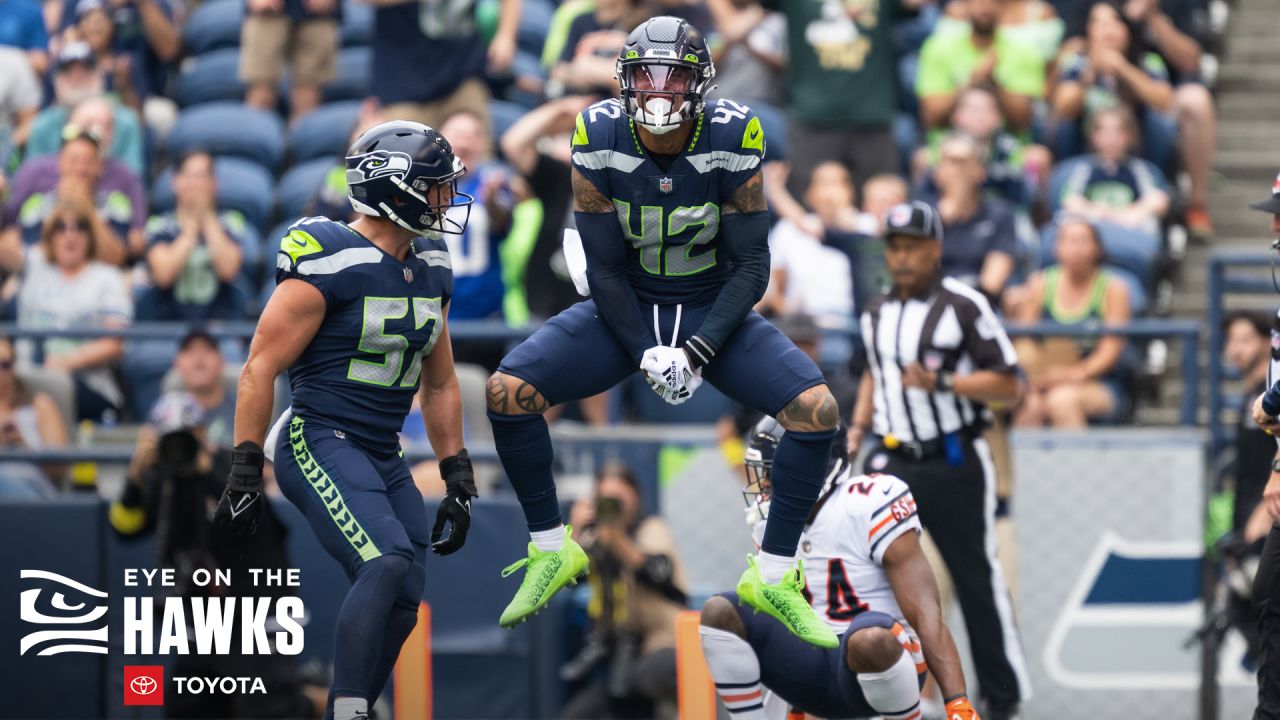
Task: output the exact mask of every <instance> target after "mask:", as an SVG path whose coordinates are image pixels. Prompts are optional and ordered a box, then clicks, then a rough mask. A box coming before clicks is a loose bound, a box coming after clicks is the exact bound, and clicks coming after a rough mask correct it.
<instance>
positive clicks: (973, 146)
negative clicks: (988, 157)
mask: <svg viewBox="0 0 1280 720" xmlns="http://www.w3.org/2000/svg"><path fill="white" fill-rule="evenodd" d="M949 143H961V144H963V145H965V146H967V147H968V148H969V152H970V153H972V154H973V159H974V160H975V161H977V162H978V163H979V164H981V163H982V144H981V143H979V142H978V139H977V138H975V137H973V136H972V135H970V134H968V133H962V132H958V131H955V130H952V131H951V132H948V133H947V134H946V135H943V136H942V141H941V142H939V143H938V152H939V153H941V152H942V147H943V146H944V145H947V144H949Z"/></svg>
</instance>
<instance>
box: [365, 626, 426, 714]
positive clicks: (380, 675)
mask: <svg viewBox="0 0 1280 720" xmlns="http://www.w3.org/2000/svg"><path fill="white" fill-rule="evenodd" d="M417 624H418V608H416V607H409V606H407V605H402V604H400V602H396V603H395V604H394V605H392V606H391V612H390V614H389V615H388V617H387V629H386V632H385V633H384V634H383V636H382V652H381V653H379V655H378V664H377V666H376V667H375V669H374V671H373V678H372V680H373V683H372V684H371V685H370V686H369V694H368V695H367V696H366V697H368V698H369V700H370V701H371V702H374V701H377V699H378V696H379V695H381V694H382V691H383V689H384V688H386V687H387V679H388V678H390V677H391V671H392V670H393V669H395V666H396V660H397V659H399V657H400V648H402V647H404V641H405V640H408V639H409V633H411V632H413V628H414V627H416V626H417Z"/></svg>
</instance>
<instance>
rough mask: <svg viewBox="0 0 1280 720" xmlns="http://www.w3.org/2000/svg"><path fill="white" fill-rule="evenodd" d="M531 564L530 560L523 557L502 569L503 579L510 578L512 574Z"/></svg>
mask: <svg viewBox="0 0 1280 720" xmlns="http://www.w3.org/2000/svg"><path fill="white" fill-rule="evenodd" d="M528 564H529V558H527V557H522V558H520V559H519V560H517V561H515V562H513V563H511V564H510V565H508V566H506V567H505V568H503V569H502V577H509V576H510V575H511V574H512V573H514V572H515V571H517V570H519V569H520V568H522V567H524V566H526V565H528Z"/></svg>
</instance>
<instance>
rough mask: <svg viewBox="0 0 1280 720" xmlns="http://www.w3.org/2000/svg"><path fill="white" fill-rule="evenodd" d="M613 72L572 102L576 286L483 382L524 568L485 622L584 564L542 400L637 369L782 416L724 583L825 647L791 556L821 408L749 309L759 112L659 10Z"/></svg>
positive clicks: (817, 387)
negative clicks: (738, 565)
mask: <svg viewBox="0 0 1280 720" xmlns="http://www.w3.org/2000/svg"><path fill="white" fill-rule="evenodd" d="M617 76H618V79H619V81H620V83H621V99H620V100H605V101H603V102H599V103H596V104H595V105H592V106H591V107H589V108H587V109H586V110H585V111H583V112H582V113H581V114H579V115H578V118H577V127H576V130H575V132H574V135H573V140H572V160H573V194H574V216H575V218H576V220H577V227H578V231H579V232H580V234H581V235H582V244H583V247H584V249H585V251H586V256H587V281H588V285H589V287H590V289H591V296H592V297H591V299H590V300H588V301H586V302H581V303H578V304H577V305H574V306H573V307H571V308H569V309H568V310H566V311H564V312H563V313H561V314H559V315H557V316H556V317H554V318H552V319H551V320H550V321H548V322H547V323H546V324H545V325H544V326H543V327H542V328H541V329H539V330H538V332H536V333H534V335H533V336H532V337H530V338H529V339H528V340H527V341H525V342H524V343H523V344H521V345H520V346H519V347H517V348H516V349H515V350H513V351H512V352H511V353H510V354H509V355H507V357H506V358H505V359H504V360H503V361H502V364H501V366H499V368H498V372H497V373H495V374H494V375H493V377H492V378H490V380H489V383H488V386H487V388H486V391H487V395H488V407H489V418H490V420H491V422H492V424H493V434H494V441H495V443H496V444H497V449H498V455H499V457H500V459H501V460H502V464H503V466H504V468H505V469H506V472H507V476H508V477H509V478H510V479H511V483H512V485H513V486H514V487H515V490H516V494H517V496H518V497H519V499H520V503H521V505H522V506H523V508H524V513H525V519H526V521H527V522H528V525H529V530H530V535H531V536H532V541H531V542H530V543H529V547H528V551H527V552H528V554H527V557H526V558H523V559H521V560H520V561H519V562H517V563H515V564H514V565H512V566H511V567H510V568H508V573H511V572H515V571H517V570H519V569H521V568H524V570H525V574H524V578H523V580H522V582H521V585H520V588H519V590H518V591H517V593H516V597H515V599H514V600H512V601H511V604H510V605H508V606H507V609H506V610H505V611H504V612H503V614H502V617H501V619H500V620H499V622H500V624H502V625H503V626H507V627H510V626H512V625H515V624H517V623H519V622H521V621H523V620H525V619H526V618H527V617H529V616H530V615H532V614H533V613H534V612H536V611H537V610H538V609H540V608H541V607H543V606H544V605H545V604H546V603H547V601H548V600H549V599H550V598H551V596H552V595H553V594H554V593H555V592H556V591H557V590H559V589H560V588H562V587H564V586H565V585H566V584H569V583H571V582H573V581H575V580H576V578H577V577H578V576H579V575H581V574H583V573H585V572H586V568H587V558H586V555H585V554H584V553H583V551H582V548H580V547H579V546H578V544H577V543H575V542H574V541H573V538H572V529H571V528H569V527H566V526H564V525H563V523H562V521H561V518H560V505H559V502H558V500H557V498H556V490H555V482H554V480H553V479H552V476H551V464H552V447H551V438H550V435H549V434H548V432H547V424H546V422H545V421H544V420H543V418H542V413H543V412H544V411H546V409H547V408H548V407H550V406H552V405H556V404H559V403H562V402H565V401H567V400H573V399H577V398H583V397H589V396H591V395H595V394H597V393H600V392H603V391H605V390H607V389H609V388H611V387H613V386H614V385H616V384H618V383H619V382H621V381H622V380H624V379H626V378H627V377H628V376H629V375H630V374H631V373H634V372H640V373H642V374H643V375H644V376H645V378H646V379H647V381H648V382H649V385H650V386H651V387H652V388H653V389H654V391H655V392H657V393H658V394H659V395H661V396H662V397H663V399H664V400H666V401H667V402H669V403H671V404H673V405H678V404H680V403H682V402H684V401H685V400H687V399H688V398H689V397H690V395H692V394H693V392H694V391H696V390H697V389H698V386H699V385H700V384H701V383H702V381H703V380H704V379H706V380H707V381H709V382H711V383H712V384H713V385H715V386H716V387H717V388H719V389H720V390H721V391H723V392H724V393H725V394H726V395H728V396H729V397H731V398H733V399H734V400H736V401H738V402H739V403H741V404H743V405H746V406H748V407H751V408H754V409H756V410H758V411H760V412H762V413H766V414H769V415H773V416H775V417H777V418H778V421H779V422H780V423H781V424H782V426H783V427H784V428H786V430H787V432H786V435H785V436H784V439H783V440H782V442H781V444H780V445H779V447H778V452H777V455H776V458H775V461H774V470H773V477H774V481H773V486H774V493H773V511H772V513H771V515H770V517H769V522H768V527H767V529H766V531H765V534H764V539H763V543H762V549H761V552H760V553H759V554H758V555H755V556H752V557H751V558H749V564H748V567H747V570H746V572H745V573H744V574H743V576H742V580H741V581H740V582H739V584H738V594H739V597H740V598H741V599H742V601H743V602H745V603H747V604H749V605H751V606H752V607H754V608H756V609H758V610H761V611H764V612H767V613H769V614H770V615H773V616H774V617H776V618H778V620H779V621H781V622H782V623H783V624H784V625H786V627H787V628H788V630H790V631H791V632H792V633H795V634H796V635H797V636H799V637H801V638H802V639H804V640H806V641H808V642H811V643H814V644H817V645H821V646H825V647H835V646H836V645H837V642H838V641H837V638H836V636H835V633H833V632H832V631H831V630H830V628H828V627H827V626H826V624H825V623H823V622H822V621H821V620H819V619H818V618H817V617H816V616H815V615H814V614H813V609H812V608H811V607H809V605H808V603H806V602H805V600H804V597H803V595H802V594H801V587H802V578H801V576H800V574H799V573H798V572H797V569H796V562H795V554H796V544H797V542H798V539H799V537H800V532H801V530H802V529H803V527H804V522H805V519H806V518H807V517H808V515H809V510H810V508H812V507H813V503H814V501H815V500H816V499H817V497H818V492H819V490H820V489H821V488H822V482H823V476H824V474H825V469H826V463H827V452H828V449H829V448H830V445H831V440H832V437H833V435H834V432H835V426H836V422H837V415H838V412H837V410H836V401H835V399H834V398H833V397H832V395H831V393H830V392H829V391H828V390H827V386H826V384H825V383H824V382H823V378H822V373H821V372H820V371H819V370H818V368H817V367H816V366H815V365H814V364H813V362H812V361H811V360H809V358H808V357H807V356H806V355H805V354H804V353H803V352H801V351H800V350H799V349H797V348H796V347H795V346H794V345H792V344H791V342H790V341H789V340H787V339H786V337H785V336H784V335H783V334H782V333H781V332H779V331H778V330H777V329H776V328H774V327H773V326H772V325H770V324H769V323H768V322H767V321H765V320H764V318H762V317H760V316H759V315H758V314H756V313H754V312H752V310H751V308H752V306H753V305H754V304H755V303H756V301H758V300H759V299H760V297H761V296H762V295H763V293H764V290H765V287H766V286H767V285H768V281H769V245H768V235H769V214H768V211H767V208H766V206H765V198H764V190H763V175H762V174H761V168H760V166H761V163H762V161H763V159H764V152H765V146H764V136H763V132H762V129H761V127H760V120H759V119H758V118H757V117H756V116H755V114H754V113H752V112H751V110H750V108H747V107H744V106H742V105H740V104H738V103H735V102H732V101H730V100H716V101H711V102H707V101H706V100H705V97H706V93H707V92H708V91H709V90H710V88H711V80H712V78H714V77H715V68H714V67H713V65H712V63H711V56H710V54H709V53H708V51H707V47H706V43H705V42H704V40H703V38H702V35H701V34H700V33H699V32H698V31H697V30H696V29H695V28H694V27H693V26H691V25H689V24H688V23H687V22H685V21H683V20H679V19H677V18H673V17H657V18H653V19H652V20H649V21H647V22H645V23H644V24H642V25H640V26H639V27H637V28H636V29H635V30H633V31H632V32H631V34H630V35H629V36H628V37H627V42H626V45H625V46H624V47H623V49H622V52H621V54H620V56H619V58H618V62H617Z"/></svg>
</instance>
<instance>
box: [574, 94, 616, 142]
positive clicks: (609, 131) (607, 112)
mask: <svg viewBox="0 0 1280 720" xmlns="http://www.w3.org/2000/svg"><path fill="white" fill-rule="evenodd" d="M624 117H625V116H624V115H623V114H622V103H620V102H618V101H617V99H615V98H610V99H608V100H601V101H600V102H598V103H595V104H593V105H591V106H590V107H588V108H587V109H586V110H583V111H582V112H580V113H578V119H577V123H576V126H575V127H574V130H573V147H574V148H575V149H578V148H585V149H595V150H600V149H605V148H609V147H612V145H613V138H614V135H615V130H616V128H617V126H618V121H619V120H621V119H623V118H624Z"/></svg>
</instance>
